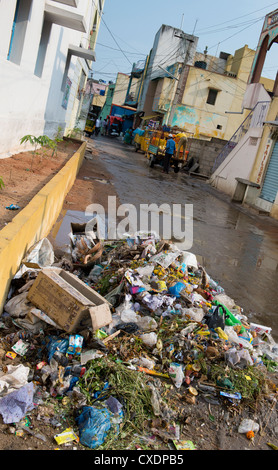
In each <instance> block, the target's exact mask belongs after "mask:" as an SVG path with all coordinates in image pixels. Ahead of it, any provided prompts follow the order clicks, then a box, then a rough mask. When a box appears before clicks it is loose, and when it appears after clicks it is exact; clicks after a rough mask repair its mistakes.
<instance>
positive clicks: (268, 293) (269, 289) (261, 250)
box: [93, 137, 278, 341]
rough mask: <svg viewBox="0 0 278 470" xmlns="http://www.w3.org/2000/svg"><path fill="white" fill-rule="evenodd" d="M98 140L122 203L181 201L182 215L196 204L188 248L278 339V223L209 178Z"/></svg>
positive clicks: (112, 141) (110, 140)
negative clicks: (150, 162)
mask: <svg viewBox="0 0 278 470" xmlns="http://www.w3.org/2000/svg"><path fill="white" fill-rule="evenodd" d="M93 143H94V146H95V148H96V149H97V150H98V151H99V154H100V159H101V161H102V162H103V163H104V164H105V166H106V169H107V171H108V172H109V173H110V174H111V179H112V180H113V185H114V188H115V190H116V192H117V194H118V196H119V200H120V202H121V204H132V205H133V206H135V207H136V208H138V211H139V206H140V207H141V205H143V204H148V205H149V204H156V205H157V206H158V207H160V206H161V204H167V205H168V206H170V208H172V207H173V204H180V206H181V214H183V213H184V212H183V208H184V207H185V205H193V240H192V246H187V248H188V251H191V252H193V253H194V254H196V255H197V256H198V260H199V262H201V264H202V265H203V266H204V268H205V269H206V270H207V272H208V274H209V275H210V276H211V277H212V278H213V279H214V280H216V281H218V282H219V283H220V285H221V286H222V287H223V288H224V289H225V292H226V293H227V295H229V296H230V297H232V298H233V299H234V300H235V301H236V303H237V304H238V305H240V306H241V307H242V308H243V309H244V313H245V314H246V315H247V316H248V319H249V320H250V321H253V322H255V323H259V324H264V325H267V326H268V327H271V328H272V335H273V337H274V339H275V341H277V340H278V324H277V317H278V296H277V290H278V223H277V222H276V221H273V220H272V219H270V218H268V217H265V216H262V215H259V214H256V213H254V212H251V211H247V210H246V209H243V208H242V207H240V206H237V205H236V204H231V202H230V200H229V198H227V197H226V196H225V195H222V194H220V193H219V192H216V191H215V190H214V189H213V188H211V187H210V186H209V185H208V184H207V183H206V182H204V181H201V180H199V179H196V178H192V177H188V176H187V175H186V174H184V173H181V172H180V173H178V174H176V173H174V172H173V171H172V172H171V173H169V174H168V175H167V174H164V173H163V171H162V168H161V167H159V166H155V167H154V168H153V169H152V168H150V167H149V165H148V160H147V159H146V157H145V156H144V155H143V153H141V152H138V153H136V152H135V151H134V149H133V147H131V146H127V145H125V144H123V143H122V142H121V141H119V140H117V139H113V138H108V137H97V138H94V140H93ZM172 213H173V211H172ZM183 218H184V217H183ZM172 220H173V221H174V219H172ZM182 228H184V226H182V224H181V229H182ZM189 232H190V231H189ZM189 248H190V249H189Z"/></svg>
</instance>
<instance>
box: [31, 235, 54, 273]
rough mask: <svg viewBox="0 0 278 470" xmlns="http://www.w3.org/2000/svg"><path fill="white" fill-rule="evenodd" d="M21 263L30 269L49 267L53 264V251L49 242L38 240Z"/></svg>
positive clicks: (45, 239) (44, 239)
mask: <svg viewBox="0 0 278 470" xmlns="http://www.w3.org/2000/svg"><path fill="white" fill-rule="evenodd" d="M23 263H24V264H25V265H26V266H30V267H32V268H45V267H47V266H51V265H52V264H53V263H54V251H53V247H52V245H51V243H50V241H49V240H48V239H47V238H43V239H42V240H40V241H39V242H38V243H37V244H36V245H35V246H34V247H33V248H31V249H30V250H29V253H28V254H27V255H26V257H25V259H24V260H23Z"/></svg>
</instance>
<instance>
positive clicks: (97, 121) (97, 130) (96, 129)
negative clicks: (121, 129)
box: [95, 118, 102, 136]
mask: <svg viewBox="0 0 278 470" xmlns="http://www.w3.org/2000/svg"><path fill="white" fill-rule="evenodd" d="M101 123H102V121H101V119H99V118H97V120H96V127H95V135H96V136H98V135H99V131H100V128H101Z"/></svg>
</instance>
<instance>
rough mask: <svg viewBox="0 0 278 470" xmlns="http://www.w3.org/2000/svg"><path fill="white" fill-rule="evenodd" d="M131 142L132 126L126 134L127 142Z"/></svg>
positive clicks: (125, 139)
mask: <svg viewBox="0 0 278 470" xmlns="http://www.w3.org/2000/svg"><path fill="white" fill-rule="evenodd" d="M131 142H132V127H130V128H129V129H127V130H126V132H125V136H124V143H125V144H131Z"/></svg>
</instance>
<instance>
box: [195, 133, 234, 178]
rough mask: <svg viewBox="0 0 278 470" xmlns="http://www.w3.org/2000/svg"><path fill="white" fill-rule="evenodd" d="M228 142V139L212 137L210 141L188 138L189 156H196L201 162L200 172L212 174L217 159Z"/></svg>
mask: <svg viewBox="0 0 278 470" xmlns="http://www.w3.org/2000/svg"><path fill="white" fill-rule="evenodd" d="M226 143H227V141H226V140H222V139H216V138H212V139H211V140H210V141H207V140H201V139H191V138H189V139H188V147H187V149H188V150H189V158H190V157H194V159H195V160H196V161H198V162H199V170H198V171H199V173H202V174H203V175H206V176H211V174H212V168H213V165H214V162H215V159H216V157H217V155H219V153H220V152H221V150H222V148H223V147H224V146H225V145H226Z"/></svg>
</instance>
